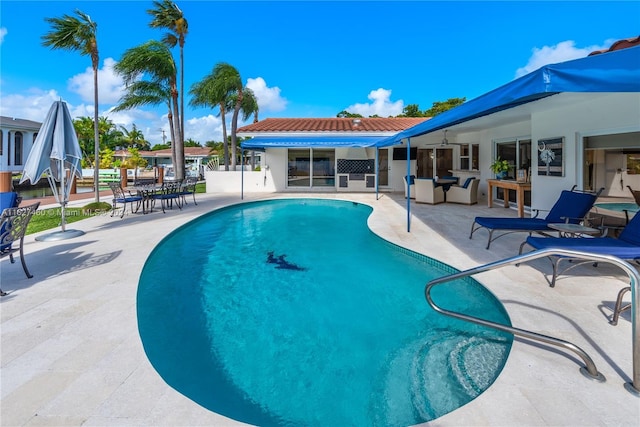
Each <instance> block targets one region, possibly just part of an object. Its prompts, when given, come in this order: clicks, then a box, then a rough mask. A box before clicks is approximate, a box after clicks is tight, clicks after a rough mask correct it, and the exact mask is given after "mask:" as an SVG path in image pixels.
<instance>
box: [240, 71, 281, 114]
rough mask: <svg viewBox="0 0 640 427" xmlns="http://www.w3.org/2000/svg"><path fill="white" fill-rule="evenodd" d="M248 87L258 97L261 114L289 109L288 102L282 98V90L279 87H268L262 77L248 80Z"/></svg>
mask: <svg viewBox="0 0 640 427" xmlns="http://www.w3.org/2000/svg"><path fill="white" fill-rule="evenodd" d="M247 87H248V88H249V89H251V90H252V91H253V93H254V94H255V95H256V98H257V99H258V107H259V109H260V113H262V112H264V111H282V110H284V109H285V108H286V107H287V100H286V99H285V98H283V97H281V96H280V88H279V87H277V86H276V87H268V86H267V83H266V82H265V81H264V79H263V78H262V77H257V78H255V79H247ZM259 115H260V114H259Z"/></svg>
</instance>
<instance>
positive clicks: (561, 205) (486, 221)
mask: <svg viewBox="0 0 640 427" xmlns="http://www.w3.org/2000/svg"><path fill="white" fill-rule="evenodd" d="M602 190H603V189H600V190H599V191H598V192H596V193H594V192H591V191H580V190H576V186H575V185H574V186H573V188H571V190H562V193H560V197H559V198H558V200H557V201H556V203H555V204H554V205H553V207H552V208H551V210H550V211H549V213H548V214H547V216H546V217H545V218H538V214H539V213H540V210H538V209H536V214H535V215H534V216H533V217H531V218H501V217H476V218H475V219H474V221H473V224H471V234H469V239H471V238H473V233H475V232H476V231H477V230H480V229H481V228H486V229H487V230H488V231H489V240H488V242H487V249H489V246H490V245H491V242H493V241H494V240H496V239H498V238H500V237H502V236H505V235H507V234H511V233H517V232H521V233H522V232H526V233H529V235H531V234H532V233H539V234H542V235H546V233H547V232H555V230H553V229H552V228H550V227H549V224H554V223H556V224H557V223H569V224H578V223H579V222H581V221H583V220H584V218H585V216H586V215H587V213H588V212H589V210H591V208H592V207H593V204H594V203H595V201H596V199H597V198H598V196H599V195H600V193H601V192H602ZM498 230H499V231H502V233H501V234H498V235H497V236H495V237H494V236H493V233H494V231H498Z"/></svg>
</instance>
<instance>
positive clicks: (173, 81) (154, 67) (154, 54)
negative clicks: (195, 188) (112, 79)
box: [114, 40, 185, 179]
mask: <svg viewBox="0 0 640 427" xmlns="http://www.w3.org/2000/svg"><path fill="white" fill-rule="evenodd" d="M114 70H115V71H116V72H117V73H118V74H119V75H120V76H122V78H123V80H124V83H125V85H127V94H126V95H125V96H124V97H123V99H122V100H121V102H120V104H119V105H118V107H116V108H119V109H127V108H133V107H134V106H136V105H142V104H150V103H156V104H157V103H160V102H161V99H162V97H163V96H166V95H169V100H168V101H167V102H168V106H169V112H170V114H169V124H170V127H171V141H172V143H171V155H172V161H173V165H174V168H175V171H176V179H184V177H185V173H184V172H185V171H184V142H183V139H182V135H181V132H180V114H179V112H178V88H177V78H176V75H177V71H176V64H175V61H174V60H173V55H171V51H170V50H169V48H168V47H167V46H166V45H165V44H163V43H160V42H157V41H154V40H151V41H148V42H146V43H144V44H142V45H140V46H137V47H134V48H131V49H128V50H127V51H125V53H124V54H123V55H122V58H121V59H120V61H119V62H118V63H117V64H116V65H115V66H114ZM141 76H146V77H148V78H149V80H146V83H141V82H143V81H145V80H139V79H140V77H141ZM165 101H166V98H165ZM172 109H173V115H171V111H172Z"/></svg>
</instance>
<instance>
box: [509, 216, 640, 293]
mask: <svg viewBox="0 0 640 427" xmlns="http://www.w3.org/2000/svg"><path fill="white" fill-rule="evenodd" d="M525 245H529V246H531V247H532V248H533V249H536V250H537V249H548V248H558V249H569V250H574V251H582V252H589V253H595V254H598V255H613V256H615V257H618V258H620V259H624V260H640V215H636V216H634V217H633V218H631V221H629V224H627V226H626V227H624V229H623V230H622V232H621V233H620V235H619V236H618V237H617V238H615V237H607V236H605V237H594V238H586V237H585V238H580V237H578V238H565V237H534V236H529V237H527V239H526V240H525V241H524V242H522V244H521V245H520V253H522V249H523V248H524V246H525ZM566 259H568V258H567V257H558V259H556V260H555V262H554V265H553V277H552V279H551V286H552V287H553V286H555V282H556V280H555V279H556V276H557V275H558V274H557V273H558V265H559V264H560V261H561V260H566Z"/></svg>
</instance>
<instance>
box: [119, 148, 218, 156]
mask: <svg viewBox="0 0 640 427" xmlns="http://www.w3.org/2000/svg"><path fill="white" fill-rule="evenodd" d="M139 154H140V156H142V157H171V148H166V149H163V150H154V151H144V150H140V151H139ZM184 155H185V156H186V157H190V156H195V157H209V156H211V149H210V148H209V147H184ZM114 156H116V157H127V156H129V152H128V151H127V150H116V151H115V153H114Z"/></svg>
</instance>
